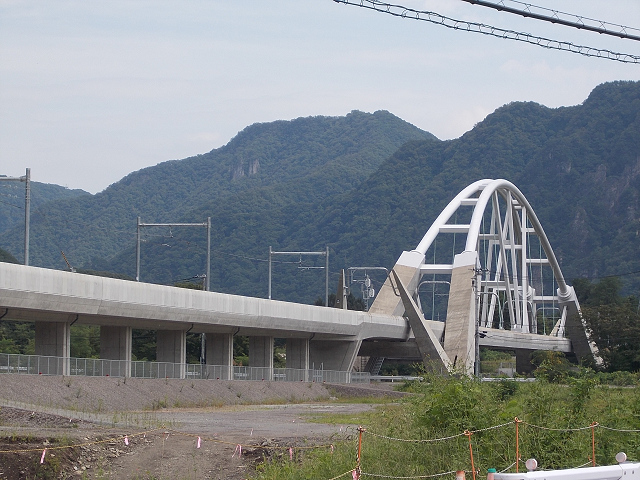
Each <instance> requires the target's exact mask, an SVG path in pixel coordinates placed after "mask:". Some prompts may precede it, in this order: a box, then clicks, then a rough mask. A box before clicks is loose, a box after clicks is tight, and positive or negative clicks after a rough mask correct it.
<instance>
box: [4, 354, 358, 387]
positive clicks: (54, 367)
mask: <svg viewBox="0 0 640 480" xmlns="http://www.w3.org/2000/svg"><path fill="white" fill-rule="evenodd" d="M3 373H6V374H9V373H14V374H28V375H63V374H64V375H69V376H87V377H133V378H188V379H202V380H207V379H211V380H230V379H233V380H272V381H283V382H317V383H323V382H326V383H370V381H371V375H370V374H369V373H368V372H341V371H336V370H315V369H309V370H307V369H298V368H267V367H245V366H225V365H201V364H199V363H195V364H194V363H170V362H147V361H139V360H132V361H130V362H128V361H126V360H108V359H102V358H73V357H72V358H64V357H48V356H43V355H23V354H14V353H0V374H3Z"/></svg>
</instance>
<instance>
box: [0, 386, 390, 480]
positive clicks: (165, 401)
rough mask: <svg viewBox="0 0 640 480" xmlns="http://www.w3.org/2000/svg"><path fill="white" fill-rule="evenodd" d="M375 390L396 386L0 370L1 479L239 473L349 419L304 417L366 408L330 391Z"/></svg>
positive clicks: (342, 433) (331, 434) (332, 433)
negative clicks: (326, 420)
mask: <svg viewBox="0 0 640 480" xmlns="http://www.w3.org/2000/svg"><path fill="white" fill-rule="evenodd" d="M380 395H384V396H392V397H395V396H399V395H402V394H400V393H398V392H394V391H392V389H391V386H388V385H374V386H353V385H349V386H346V385H322V384H314V383H311V384H310V383H293V382H247V381H241V382H232V381H218V380H193V381H192V380H178V379H144V380H141V379H127V380H126V382H125V381H124V379H116V378H95V377H93V378H92V377H71V378H70V377H46V376H30V375H0V405H2V407H0V479H1V480H5V479H11V480H13V479H20V480H22V479H35V478H38V479H69V478H87V479H140V480H142V479H230V480H241V479H245V478H248V477H249V476H251V475H252V473H253V472H254V469H255V465H256V463H257V462H260V461H263V459H264V458H269V457H272V456H274V455H275V456H278V455H289V453H288V452H289V447H292V448H294V449H295V447H299V446H311V445H330V444H331V443H333V442H336V441H338V440H340V439H344V438H347V437H348V436H350V435H352V434H353V433H354V426H349V425H329V424H322V423H313V422H309V421H308V419H309V418H310V417H311V416H316V415H317V414H318V413H325V412H331V413H355V412H361V411H365V410H367V409H370V408H372V407H371V405H369V404H349V403H341V402H336V397H338V396H339V397H348V396H358V397H366V396H372V397H373V396H380ZM125 436H126V441H127V444H125ZM198 438H200V448H197V446H198ZM67 445H75V446H74V447H72V448H60V447H66V446H67ZM239 446H241V448H240V447H239ZM45 448H46V449H47V451H46V454H45V458H44V462H43V463H40V461H41V459H42V453H43V450H44V449H45ZM323 448H329V447H323ZM294 451H295V450H294Z"/></svg>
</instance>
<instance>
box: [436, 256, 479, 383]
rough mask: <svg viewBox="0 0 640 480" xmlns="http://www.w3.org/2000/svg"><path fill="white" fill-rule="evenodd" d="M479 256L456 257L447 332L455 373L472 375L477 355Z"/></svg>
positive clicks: (452, 274)
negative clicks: (476, 290)
mask: <svg viewBox="0 0 640 480" xmlns="http://www.w3.org/2000/svg"><path fill="white" fill-rule="evenodd" d="M477 260H478V252H475V251H465V252H462V253H459V254H458V255H456V256H455V257H454V260H453V270H452V271H451V287H450V288H449V303H448V306H447V322H446V324H445V330H444V351H445V352H447V355H448V356H449V360H450V361H451V362H453V366H454V370H458V371H462V372H463V373H466V374H467V375H473V373H474V365H475V351H476V322H477V320H476V295H475V291H474V279H475V277H476V273H475V270H476V263H477Z"/></svg>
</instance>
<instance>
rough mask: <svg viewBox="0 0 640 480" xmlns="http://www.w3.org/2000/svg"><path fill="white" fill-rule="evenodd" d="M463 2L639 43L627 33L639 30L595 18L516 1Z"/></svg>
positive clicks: (480, 0)
mask: <svg viewBox="0 0 640 480" xmlns="http://www.w3.org/2000/svg"><path fill="white" fill-rule="evenodd" d="M462 1H463V2H466V3H470V4H472V5H480V6H482V7H489V8H493V9H495V10H499V11H501V12H507V13H513V14H516V15H521V16H523V17H529V18H534V19H536V20H542V21H544V22H550V23H554V24H559V25H564V26H566V27H573V28H577V29H580V30H588V31H591V32H595V33H600V34H604V35H611V36H614V37H618V38H625V39H628V40H637V41H640V36H639V35H631V34H629V33H627V31H628V30H632V31H635V32H638V33H640V29H637V28H633V27H627V26H624V25H619V24H616V23H611V22H605V21H604V20H596V19H595V18H589V17H585V16H584V15H577V14H573V13H566V12H562V11H560V10H555V9H552V8H546V7H540V6H537V5H533V4H531V3H525V2H520V1H518V0H499V2H498V3H494V2H487V1H485V0H462ZM505 2H510V3H515V4H519V5H523V6H524V10H522V9H517V8H511V7H508V6H507V5H506V4H505ZM535 10H540V11H545V12H550V13H551V16H549V15H542V14H538V13H536V12H535ZM561 16H565V17H572V18H574V19H575V21H570V20H564V19H563V18H561ZM586 22H593V23H594V24H596V25H599V26H593V25H589V24H588V23H586ZM607 26H611V27H616V29H615V30H611V29H608V28H607Z"/></svg>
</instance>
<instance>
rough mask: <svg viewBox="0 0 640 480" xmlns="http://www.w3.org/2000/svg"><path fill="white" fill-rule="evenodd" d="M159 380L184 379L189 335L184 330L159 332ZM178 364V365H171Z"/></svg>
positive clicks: (157, 347) (157, 357) (157, 345)
mask: <svg viewBox="0 0 640 480" xmlns="http://www.w3.org/2000/svg"><path fill="white" fill-rule="evenodd" d="M156 360H157V361H158V362H168V363H167V364H163V363H160V364H159V365H158V378H184V377H185V364H186V363H187V334H186V332H185V331H184V330H158V332H157V343H156ZM169 364H177V365H169Z"/></svg>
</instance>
